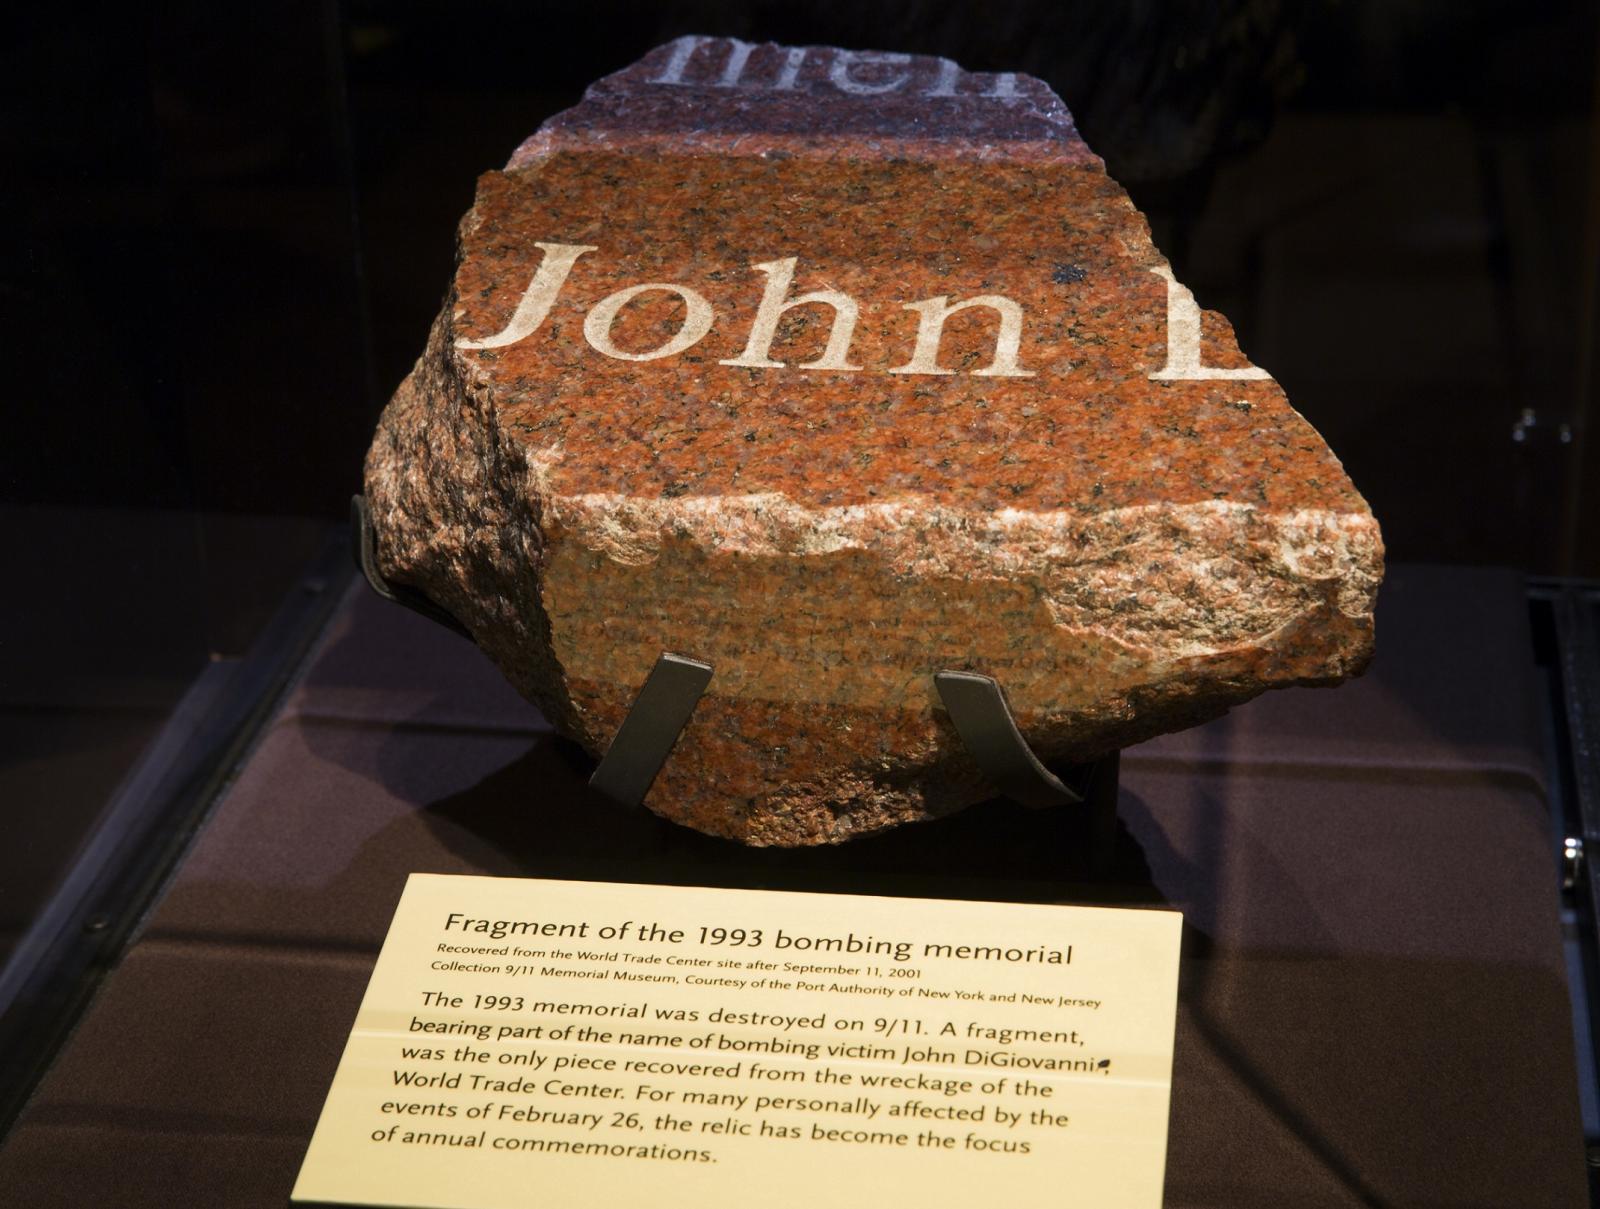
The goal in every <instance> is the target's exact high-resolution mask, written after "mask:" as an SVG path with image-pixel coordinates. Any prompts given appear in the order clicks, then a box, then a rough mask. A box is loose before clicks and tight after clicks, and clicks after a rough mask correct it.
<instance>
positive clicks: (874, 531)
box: [366, 38, 1383, 845]
mask: <svg viewBox="0 0 1600 1209" xmlns="http://www.w3.org/2000/svg"><path fill="white" fill-rule="evenodd" d="M366 492H367V497H368V501H369V503H370V505H371V508H372V513H373V518H374V525H375V529H376V533H377V537H378V553H379V562H380V566H381V567H382V569H383V571H384V573H385V574H386V575H387V576H389V577H391V578H392V579H394V580H396V581H399V582H402V583H406V584H409V585H412V586H414V587H416V588H418V589H420V590H421V591H423V592H424V593H426V594H427V595H428V596H429V597H431V598H432V599H433V600H435V601H436V602H438V603H439V604H441V605H442V606H444V607H445V608H447V609H448V610H450V612H452V613H453V614H454V615H455V616H456V617H458V618H459V619H460V620H461V621H462V622H463V623H464V624H465V625H466V626H467V627H468V628H469V629H470V630H471V632H472V633H473V635H474V636H475V638H476V639H477V641H478V643H479V644H480V645H481V646H482V647H483V649H484V650H485V651H486V652H488V654H489V655H490V656H491V657H492V658H493V659H494V660H495V661H496V663H497V664H498V665H499V666H500V667H501V668H502V669H503V670H504V672H505V674H506V675H507V676H508V677H509V678H510V680H511V681H512V683H513V684H514V685H515V686H516V687H517V688H518V689H519V691H521V692H522V693H523V694H524V695H525V696H527V697H528V698H529V699H530V700H532V701H534V702H535V703H536V704H538V705H539V707H540V708H541V709H542V710H543V711H544V712H545V714H546V715H547V716H548V717H549V718H550V720H551V722H552V723H553V724H554V725H555V726H556V727H557V729H559V730H560V731H562V732H563V733H565V734H567V735H568V736H570V737H571V738H573V739H575V740H577V741H578V742H579V743H581V744H582V745H583V746H584V747H585V748H586V749H587V750H589V751H590V752H591V753H593V754H596V755H598V754H600V753H602V752H603V751H604V750H605V748H606V746H607V745H608V743H609V742H610V739H611V737H612V735H613V734H614V733H615V731H616V729H617V728H618V726H619V725H620V723H621V721H622V718H623V716H624V715H625V713H626V712H627V709H628V706H629V704H630V703H631V701H632V699H633V696H634V694H635V693H636V692H637V691H638V689H639V687H640V685H641V684H642V683H643V681H644V679H645V677H646V675H647V674H648V673H649V671H650V668H651V666H652V665H653V663H654V662H655V660H656V658H657V656H658V655H660V654H661V653H662V652H663V651H672V652H676V653H678V654H682V655H688V656H692V657H695V658H698V659H702V660H705V661H707V662H709V663H711V664H712V665H713V666H714V668H715V673H714V675H713V677H712V680H711V683H710V686H709V689H708V691H707V695H706V696H705V697H704V698H703V699H702V701H701V703H700V705H699V707H698V709H697V710H696V712H695V715H694V718H693V719H692V721H691V722H690V724H689V726H688V727H687V728H686V730H685V731H684V733H683V735H682V737H681V738H680V740H679V742H678V745H677V747H676V748H675V749H674V751H673V754H672V756H671V758H670V759H669V760H668V762H667V765H666V767H665V768H664V769H663V771H662V774H661V776H660V777H659V778H658V779H657V781H656V783H655V785H654V787H653V788H652V790H651V792H650V795H649V797H648V798H647V801H646V804H647V805H648V806H649V807H650V808H651V809H653V810H655V811H656V812H657V813H659V814H661V815H663V816H665V817H667V818H671V819H675V820H677V821H678V822H681V823H684V824H686V825H688V826H691V827H695V828H698V829H700V830H702V831H706V832H709V833H712V834H716V835H722V836H727V837H729V838H732V839H736V840H740V841H742V842H744V843H747V844H778V845H801V844H819V843H836V842H839V841H843V840H847V839H850V838H851V837H853V836H858V835H864V834H868V833H871V832H874V831H878V830H881V829H884V828H887V827H891V826H894V825H896V824H900V823H906V822H911V821H915V820H919V819H925V818H930V817H934V816H937V815H941V814H944V813H947V812H949V811H952V810H956V809H959V808H961V807H963V806H966V805H969V804H971V803H973V802H976V801H979V800H981V799H983V798H985V797H987V796H990V795H991V794H992V792H993V790H992V787H989V786H987V785H986V784H985V783H984V779H983V777H982V775H981V773H980V772H979V771H978V769H977V768H976V767H975V766H974V765H973V764H972V762H971V761H970V759H969V758H968V757H967V755H966V754H965V752H964V751H963V750H962V747H961V744H960V742H959V739H958V738H957V736H956V735H955V732H954V730H953V728H952V726H951V724H950V720H949V718H948V716H947V715H946V714H945V713H944V711H943V709H942V707H941V706H940V705H939V702H938V697H937V694H936V692H935V689H934V684H933V679H932V677H933V674H934V673H935V672H937V671H940V670H943V669H959V670H970V671H977V672H982V673H985V674H988V675H991V676H994V677H995V678H996V679H998V680H999V682H1000V683H1001V684H1002V685H1003V687H1004V690H1005V692H1006V694H1007V697H1008V700H1009V702H1010V704H1011V706H1012V709H1013V712H1014V713H1015V714H1016V716H1017V720H1018V723H1019V725H1020V727H1021V729H1022V731H1023V733H1024V735H1025V736H1026V738H1027V739H1028V741H1029V742H1030V743H1031V744H1032V746H1033V747H1034V749H1035V750H1036V751H1037V752H1038V753H1039V754H1040V756H1041V757H1042V758H1044V759H1046V760H1049V761H1081V760H1088V759H1091V758H1094V757H1097V756H1099V755H1102V754H1104V753H1107V752H1109V751H1112V750H1114V749H1116V748H1119V747H1122V746H1125V745H1127V744H1130V743H1135V742H1138V741H1140V740H1142V739H1145V738H1149V737H1151V736H1152V735H1155V734H1158V733H1161V732H1163V731H1168V730H1174V729H1178V728H1181V727H1185V726H1189V725H1191V724H1194V723H1197V722H1200V721H1203V720H1206V719H1209V718H1213V717H1216V716H1217V715H1219V714H1221V713H1223V712H1225V711H1226V710H1227V709H1228V708H1229V707H1230V706H1232V705H1235V704H1238V703H1240V702H1243V701H1245V700H1248V699H1249V698H1251V697H1254V696H1255V695H1257V694H1259V693H1260V692H1262V691H1264V690H1265V689H1267V688H1272V687H1281V686H1286V685H1306V684H1334V683H1337V682H1338V681H1340V680H1342V679H1343V678H1345V677H1347V676H1350V675H1354V674H1356V673H1358V672H1359V671H1360V670H1361V669H1362V668H1363V667H1364V666H1365V664H1366V662H1367V660H1368V659H1369V658H1370V655H1371V651H1372V641H1373V634H1372V609H1373V602H1374V597H1375V595H1376V591H1377V588H1378V584H1379V582H1380V580H1381V577H1382V573H1383V546H1382V540H1381V537H1380V534H1379V530H1378V526H1377V524H1376V522H1375V521H1374V519H1373V517H1372V515H1371V512H1370V510H1369V509H1368V507H1367V505H1366V503H1365V501H1364V500H1363V499H1362V498H1361V496H1360V495H1359V493H1358V492H1357V491H1356V489H1355V488H1354V486H1353V485H1352V484H1351V483H1350V481H1349V479H1348V477H1347V476H1346V475H1345V473H1344V471H1343V469H1342V468H1341V467H1340V465H1339V462H1338V461H1337V459H1336V458H1335V457H1334V456H1333V454H1332V453H1331V452H1330V451H1329V449H1328V447H1327V446H1326V444H1325V443H1324V442H1323V441H1322V439H1321V438H1320V437H1319V436H1318V434H1317V433H1316V432H1315V431H1314V430H1313V429H1312V427H1311V426H1310V425H1309V424H1308V423H1307V422H1306V421H1305V420H1304V419H1303V418H1301V417H1300V416H1299V415H1298V414H1297V413H1296V412H1295V411H1294V410H1293V409H1292V408H1291V407H1290V406H1289V404H1288V401H1287V400H1286V399H1285V397H1284V394H1283V391H1282V389H1281V388H1280V387H1279V386H1278V385H1277V383H1276V382H1274V381H1272V380H1271V378H1270V377H1268V376H1267V375H1266V374H1265V372H1264V371H1262V370H1259V369H1257V368H1255V367H1253V366H1251V365H1250V364H1249V362H1248V361H1247V360H1246V359H1245V358H1244V356H1243V354H1242V353H1241V352H1240V351H1239V349H1238V347H1237V343H1236V341H1235V339H1234V336H1233V332H1232V329H1231V327H1230V326H1229V325H1228V323H1227V321H1226V320H1225V319H1223V318H1222V317H1221V316H1220V315H1217V314H1215V313H1213V312H1203V311H1200V310H1199V309H1198V308H1197V307H1196V306H1195V304H1194V301H1193V299H1192V296H1191V295H1190V294H1189V292H1188V291H1187V290H1186V289H1184V287H1183V286H1182V285H1181V284H1179V283H1178V282H1176V281H1175V280H1174V279H1173V277H1172V274H1171V270H1170V268H1169V267H1168V266H1167V263H1166V261H1165V260H1164V259H1163V258H1162V256H1161V254H1160V253H1159V252H1158V251H1157V250H1156V249H1155V247H1154V246H1153V245H1152V243H1151V241H1150V235H1149V231H1148V228H1147V226H1146V224H1145V222H1144V219H1143V218H1142V217H1141V216H1140V214H1139V213H1138V211H1137V210H1136V209H1135V208H1134V207H1133V205H1132V203H1131V201H1130V200H1129V198H1128V196H1127V194H1126V193H1125V192H1124V191H1123V190H1122V188H1121V187H1120V186H1119V185H1117V183H1116V182H1115V181H1113V180H1111V179H1110V177H1109V176H1107V174H1106V172H1105V168H1104V165H1103V164H1102V163H1101V161H1100V160H1099V159H1098V158H1097V157H1096V156H1095V155H1094V154H1093V152H1091V151H1090V150H1089V149H1088V147H1087V146H1086V145H1085V144H1084V143H1083V141H1082V139H1081V138H1080V137H1079V136H1078V134H1077V131H1076V129H1075V128H1074V126H1073V122H1072V117H1071V115H1070V114H1069V113H1068V112H1067V110H1066V108H1065V106H1063V105H1062V103H1061V101H1060V100H1059V99H1058V98H1056V97H1055V96H1054V94H1053V93H1051V92H1050V90H1049V89H1048V88H1047V87H1046V86H1045V85H1044V84H1043V83H1041V82H1040V81H1038V80H1035V79H1032V78H1030V77H1027V76H1021V75H981V74H972V73H967V72H963V71H961V70H960V69H959V68H957V67H956V66H955V65H954V64H953V63H950V62H949V61H947V60H943V59H932V58H923V57H914V56H906V55H893V54H881V53H868V52H851V51H843V50H836V49H831V48H817V47H808V48H795V47H779V46H772V45H763V46H752V45H749V44H746V43H741V42H737V41H732V40H727V39H704V38H684V39H679V40H678V41H676V42H673V43H669V44H667V45H666V46H662V47H658V48H657V49H656V50H654V51H652V52H651V53H650V54H648V55H647V56H645V58H644V59H642V60H641V61H640V62H639V63H637V64H635V65H634V66H632V67H629V68H627V69H626V70H624V71H622V72H619V73H617V74H616V75H613V76H610V77H607V78H606V79H604V80H601V81H599V82H598V83H596V84H595V85H594V86H593V87H592V88H591V89H590V90H589V92H588V93H587V95H586V96H585V98H584V100H583V101H582V103H581V104H579V105H578V106H576V107H575V108H573V109H571V110H568V111H567V112H565V113H563V114H560V115H557V116H556V117H555V118H552V119H551V120H550V121H549V122H547V123H546V124H545V125H544V127H543V128H541V129H540V130H539V131H538V132H537V133H536V134H535V135H534V136H533V137H531V138H530V139H529V140H528V141H527V142H526V143H524V144H523V145H522V146H521V147H520V148H518V150H517V151H516V153H515V154H514V155H513V156H512V158H511V161H510V163H509V164H508V165H507V167H506V168H505V170H503V171H499V172H489V173H486V174H485V175H484V176H483V177H482V178H481V179H480V180H479V182H478V191H477V198H476V201H475V204H474V206H473V208H472V210H471V211H470V212H469V213H468V214H467V216H466V218H465V219H464V220H463V222H462V224H461V228H460V233H459V256H458V267H457V271H456V276H455V280H454V282H453V283H452V287H451V290H450V294H449V296H448V297H447V299H446V302H445V305H444V308H443V310H442V311H441V313H440V315H439V317H438V319H437V320H436V322H435V324H434V327H433V330H432V333H431V335H430V338H429V340H428V344H427V347H426V349H425V350H424V352H423V354H422V357H421V358H420V360H419V361H418V362H417V365H416V368H415V369H414V370H413V371H412V373H411V375H410V376H409V377H408V378H407V379H406V380H405V382H404V383H403V384H402V385H401V386H400V388H399V390H398V392H397V393H396V395H395V397H394V399H393V401H392V402H391V403H390V404H389V406H388V408H387V410H386V411H385V412H384V415H383V418H382V420H381V422H380V424H379V428H378V432H377V435H376V437H375V439H374V442H373V445H372V448H371V451H370V452H369V454H368V458H367V466H366Z"/></svg>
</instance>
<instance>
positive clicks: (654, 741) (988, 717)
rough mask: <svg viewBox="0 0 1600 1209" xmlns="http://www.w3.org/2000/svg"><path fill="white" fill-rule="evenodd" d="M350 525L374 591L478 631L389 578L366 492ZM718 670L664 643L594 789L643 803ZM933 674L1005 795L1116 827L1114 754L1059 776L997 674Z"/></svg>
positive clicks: (457, 628) (627, 803)
mask: <svg viewBox="0 0 1600 1209" xmlns="http://www.w3.org/2000/svg"><path fill="white" fill-rule="evenodd" d="M350 525H351V538H352V547H353V553H354V555H355V561H356V565H357V566H358V567H360V568H361V573H362V575H363V576H364V577H365V578H366V581H367V583H368V584H369V585H370V586H371V587H372V590H373V591H374V592H376V593H377V594H378V595H379V596H381V597H383V598H384V599H385V600H388V601H392V602H393V603H395V604H398V605H403V606H404V607H406V608H408V609H411V610H412V611H413V612H416V613H419V614H421V615H422V616H423V617H426V618H428V619H429V620H430V621H434V622H437V623H438V624H440V625H442V626H444V627H445V628H446V629H449V630H452V631H454V632H455V633H457V634H460V635H461V636H463V637H465V638H467V639H469V640H471V638H472V634H471V633H470V631H468V629H467V628H466V627H465V626H464V625H462V624H461V623H460V622H459V621H457V620H456V618H455V617H454V616H452V615H451V614H450V613H449V612H448V611H446V610H445V609H442V608H440V607H439V606H438V605H436V604H435V603H434V602H433V601H432V600H430V599H428V597H427V596H425V595H424V594H423V593H421V592H419V591H417V590H416V589H415V588H410V587H407V586H405V585H404V584H391V583H390V582H389V581H388V580H386V579H385V578H384V577H383V573H382V572H381V571H380V570H379V569H378V560H377V543H376V537H375V534H374V532H373V528H372V514H371V512H370V510H369V509H368V507H367V502H366V499H365V497H363V496H360V495H357V496H354V497H352V498H351V501H350ZM713 673H714V669H713V668H712V666H711V665H710V664H709V663H704V662H701V661H700V660H698V659H691V658H688V657H687V656H683V655H675V654H672V653H671V652H663V653H662V654H661V656H660V658H658V659H657V660H656V663H655V666H654V667H653V668H652V669H651V670H650V675H649V676H648V677H647V678H646V679H645V682H644V686H643V687H642V688H640V690H639V693H638V695H637V696H636V697H635V698H634V701H633V705H632V706H630V707H629V709H628V714H627V716H626V717H625V718H624V719H623V720H622V726H621V727H620V728H618V730H617V733H616V735H615V737H614V738H613V739H612V741H611V746H610V747H609V748H607V749H606V753H605V755H604V756H602V757H601V759H600V763H599V765H598V766H597V767H596V768H595V770H594V773H593V775H592V776H590V778H589V786H590V788H591V789H593V790H594V791H595V792H597V793H598V794H600V795H601V796H602V797H605V798H606V799H608V800H610V801H612V802H615V803H617V804H618V805H621V806H624V807H627V808H630V809H637V808H640V807H642V806H643V805H644V798H645V794H646V793H648V792H649V790H650V786H651V785H652V784H653V783H654V782H655V779H656V776H657V774H659V773H660V771H661V768H662V766H663V765H664V764H665V763H666V762H667V757H668V756H669V755H670V754H671V753H672V749H673V747H674V746H675V745H676V744H677V742H678V736H679V735H681V734H682V733H683V729H684V727H685V726H687V725H688V724H689V719H690V718H691V717H692V716H693V715H694V711H695V707H696V706H697V705H698V704H699V703H700V698H701V697H702V696H703V695H704V693H705V690H706V686H707V685H709V684H710V683H711V677H712V675H713ZM933 682H934V686H935V688H936V689H937V690H938V693H939V698H940V700H941V701H942V702H943V704H944V707H945V709H946V710H947V711H948V712H949V714H950V720H951V722H952V723H953V724H954V726H955V728H956V733H957V734H958V735H960V736H961V742H962V745H963V746H964V747H965V748H966V749H967V754H968V755H969V756H971V757H972V760H973V762H974V763H975V764H977V766H978V767H979V769H981V770H982V772H983V774H984V775H985V776H986V777H987V778H988V779H989V780H990V782H991V783H992V784H993V785H994V786H995V787H996V788H997V789H999V791H1000V792H1001V793H1002V794H1004V795H1005V796H1006V797H1008V798H1010V799H1012V800H1013V801H1015V802H1018V803H1020V804H1021V805H1024V806H1027V807H1030V808H1032V809H1035V810H1040V809H1046V808H1048V807H1053V806H1082V805H1083V804H1084V803H1085V802H1086V801H1088V802H1090V805H1091V806H1092V807H1093V809H1094V813H1095V815H1096V816H1097V820H1098V821H1099V822H1100V823H1101V824H1104V825H1109V826H1114V820H1115V815H1116V756H1115V755H1112V756H1109V757H1107V758H1105V759H1103V760H1100V761H1098V762H1096V763H1094V764H1082V765H1076V766H1074V767H1073V768H1071V769H1069V770H1066V771H1065V772H1064V773H1063V775H1060V776H1058V775H1057V774H1056V773H1054V772H1051V771H1050V769H1048V768H1047V767H1045V765H1044V762H1043V761H1042V760H1040V759H1039V757H1038V756H1037V755H1035V754H1034V751H1033V749H1032V748H1031V747H1029V746H1028V742H1027V740H1026V739H1024V738H1023V737H1022V732H1021V731H1020V730H1018V729H1017V723H1016V719H1015V718H1014V717H1013V716H1012V714H1011V709H1010V707H1009V706H1008V705H1007V704H1006V699H1005V694H1004V693H1003V692H1002V691H1001V688H1000V685H999V683H998V682H997V681H996V680H995V679H994V678H993V677H990V676H984V675H981V674H979V673H977V672H963V671H943V672H936V673H935V674H934V677H933ZM1108 819H1109V820H1110V822H1109V823H1108V822H1107V820H1108ZM1101 829H1102V830H1103V829H1104V827H1102V828H1101Z"/></svg>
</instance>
